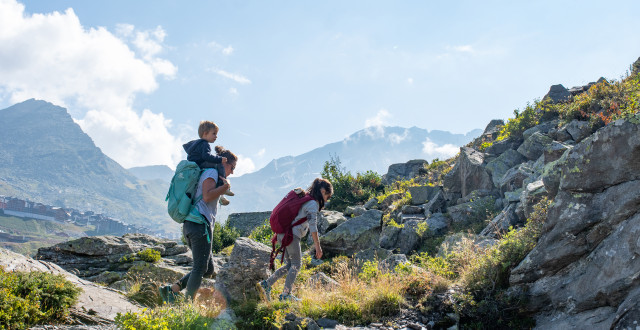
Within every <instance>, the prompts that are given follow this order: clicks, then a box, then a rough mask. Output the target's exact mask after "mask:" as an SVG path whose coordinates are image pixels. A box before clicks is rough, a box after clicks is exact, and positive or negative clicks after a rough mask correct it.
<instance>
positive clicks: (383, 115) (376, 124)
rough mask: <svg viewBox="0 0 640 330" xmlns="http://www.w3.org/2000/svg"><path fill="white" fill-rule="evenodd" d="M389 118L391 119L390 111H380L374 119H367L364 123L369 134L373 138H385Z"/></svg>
mask: <svg viewBox="0 0 640 330" xmlns="http://www.w3.org/2000/svg"><path fill="white" fill-rule="evenodd" d="M389 117H391V114H390V113H389V111H387V110H385V109H380V110H379V111H378V113H377V114H376V115H375V116H374V117H372V118H367V119H366V120H365V121H364V127H365V128H366V132H367V134H368V135H370V136H372V137H375V136H384V126H385V125H387V118H389Z"/></svg>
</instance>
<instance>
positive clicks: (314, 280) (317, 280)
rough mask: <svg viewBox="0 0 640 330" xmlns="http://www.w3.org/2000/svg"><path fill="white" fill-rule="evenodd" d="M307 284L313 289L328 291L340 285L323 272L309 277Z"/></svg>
mask: <svg viewBox="0 0 640 330" xmlns="http://www.w3.org/2000/svg"><path fill="white" fill-rule="evenodd" d="M309 284H311V285H313V286H315V287H326V288H328V289H331V288H336V287H338V286H339V285H340V283H338V282H337V281H336V280H334V279H332V278H331V277H329V276H328V275H327V274H325V273H323V272H318V273H315V274H313V275H311V277H310V278H309Z"/></svg>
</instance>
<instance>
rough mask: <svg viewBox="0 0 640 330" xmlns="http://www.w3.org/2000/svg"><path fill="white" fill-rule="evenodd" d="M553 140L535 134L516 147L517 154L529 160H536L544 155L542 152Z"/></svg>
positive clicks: (537, 133) (538, 133)
mask: <svg viewBox="0 0 640 330" xmlns="http://www.w3.org/2000/svg"><path fill="white" fill-rule="evenodd" d="M552 142H553V139H551V138H550V137H548V136H546V135H544V134H542V133H540V132H535V133H533V134H532V135H531V136H529V137H528V138H526V139H525V140H524V143H522V145H521V146H520V147H518V152H519V153H521V154H522V155H523V156H525V157H527V159H529V160H536V159H538V158H539V157H540V156H542V154H543V153H544V150H545V149H546V148H547V147H548V146H549V145H551V143H552Z"/></svg>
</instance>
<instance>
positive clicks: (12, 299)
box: [0, 267, 82, 329]
mask: <svg viewBox="0 0 640 330" xmlns="http://www.w3.org/2000/svg"><path fill="white" fill-rule="evenodd" d="M81 291H82V290H81V289H80V288H77V287H76V286H74V285H73V284H72V283H71V282H69V281H68V280H67V279H65V278H64V276H62V275H53V274H50V273H43V272H29V273H26V272H13V273H9V272H5V271H4V270H3V269H2V268H1V267H0V328H9V329H22V328H26V327H28V326H30V325H35V324H38V323H46V322H54V321H64V320H65V319H66V318H67V317H68V314H69V308H70V307H71V306H73V305H74V304H75V303H76V302H77V300H78V296H79V295H80V292H81Z"/></svg>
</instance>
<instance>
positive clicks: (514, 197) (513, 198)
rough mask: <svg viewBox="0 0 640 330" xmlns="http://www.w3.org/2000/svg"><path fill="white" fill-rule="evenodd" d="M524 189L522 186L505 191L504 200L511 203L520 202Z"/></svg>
mask: <svg viewBox="0 0 640 330" xmlns="http://www.w3.org/2000/svg"><path fill="white" fill-rule="evenodd" d="M523 191H524V188H520V189H518V190H516V191H507V192H506V193H504V200H505V201H506V202H507V203H509V204H511V203H520V195H522V192H523Z"/></svg>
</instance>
